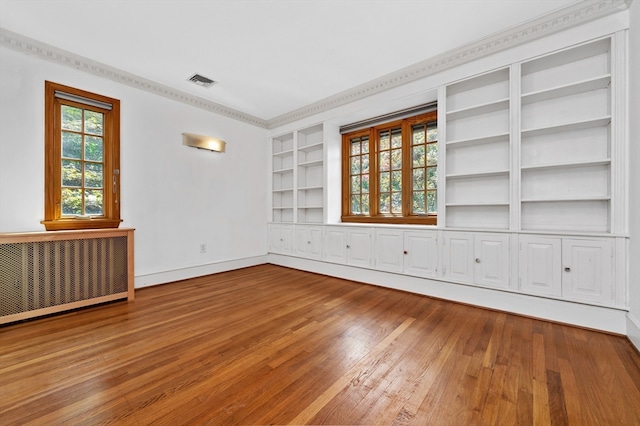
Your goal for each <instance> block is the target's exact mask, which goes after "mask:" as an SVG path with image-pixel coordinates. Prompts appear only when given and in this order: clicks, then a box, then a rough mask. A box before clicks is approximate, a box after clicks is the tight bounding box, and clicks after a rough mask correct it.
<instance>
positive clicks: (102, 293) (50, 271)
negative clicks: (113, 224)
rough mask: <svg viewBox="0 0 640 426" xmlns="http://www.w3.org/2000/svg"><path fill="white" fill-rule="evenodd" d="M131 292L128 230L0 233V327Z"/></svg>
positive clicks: (131, 261)
mask: <svg viewBox="0 0 640 426" xmlns="http://www.w3.org/2000/svg"><path fill="white" fill-rule="evenodd" d="M133 294H134V292H133V230H132V229H117V230H113V229H109V230H82V231H53V232H29V233H20V234H18V233H16V234H0V324H3V323H8V322H13V321H17V320H22V319H26V318H31V317H35V316H40V315H46V314H50V313H55V312H60V311H64V310H68V309H74V308H78V307H81V306H87V305H92V304H96V303H102V302H107V301H111V300H116V299H123V298H126V299H129V300H132V299H133Z"/></svg>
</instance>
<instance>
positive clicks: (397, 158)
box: [391, 149, 402, 170]
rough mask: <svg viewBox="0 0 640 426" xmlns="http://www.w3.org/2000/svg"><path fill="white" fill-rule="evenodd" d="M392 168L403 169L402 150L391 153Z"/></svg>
mask: <svg viewBox="0 0 640 426" xmlns="http://www.w3.org/2000/svg"><path fill="white" fill-rule="evenodd" d="M391 168H392V169H393V170H400V169H402V150H401V149H394V150H393V151H391Z"/></svg>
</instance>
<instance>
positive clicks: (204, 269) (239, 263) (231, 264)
mask: <svg viewBox="0 0 640 426" xmlns="http://www.w3.org/2000/svg"><path fill="white" fill-rule="evenodd" d="M264 263H267V256H266V255H264V256H253V257H246V258H242V259H234V260H225V261H221V262H215V263H208V264H205V265H198V266H191V267H185V268H179V269H172V270H169V271H162V272H155V273H151V274H143V275H136V277H135V288H143V287H149V286H152V285H157V284H164V283H169V282H173V281H180V280H186V279H189V278H195V277H202V276H204V275H210V274H217V273H218V272H226V271H232V270H234V269H240V268H246V267H249V266H256V265H262V264H264Z"/></svg>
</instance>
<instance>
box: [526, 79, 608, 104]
mask: <svg viewBox="0 0 640 426" xmlns="http://www.w3.org/2000/svg"><path fill="white" fill-rule="evenodd" d="M610 84H611V74H605V75H602V76H599V77H595V78H590V79H587V80H582V81H578V82H575V83H571V84H564V85H561V86H555V87H550V88H548V89H544V90H539V91H536V92H530V93H525V94H523V95H522V100H521V102H522V105H528V104H532V103H535V102H540V101H546V100H549V99H555V98H561V97H563V96H570V95H576V94H578V93H584V92H590V91H592V90H598V89H604V88H606V87H608V86H609V85H610Z"/></svg>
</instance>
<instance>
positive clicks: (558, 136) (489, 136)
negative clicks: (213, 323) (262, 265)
mask: <svg viewBox="0 0 640 426" xmlns="http://www.w3.org/2000/svg"><path fill="white" fill-rule="evenodd" d="M624 40H625V35H624V34H623V33H622V32H620V33H616V34H612V35H611V36H609V37H604V38H601V39H597V40H593V41H589V42H585V43H583V44H580V45H575V46H572V47H569V48H565V49H563V50H561V51H557V52H552V53H549V54H547V55H543V56H539V57H536V58H532V59H528V60H525V61H521V62H518V63H512V64H509V65H505V66H502V67H500V68H497V69H494V70H491V71H488V72H485V73H483V74H481V75H476V76H473V77H470V78H467V79H464V80H461V81H457V82H453V83H451V84H447V85H445V86H442V87H441V88H440V90H439V99H438V102H439V112H440V115H439V118H438V121H439V134H440V141H441V142H440V143H441V146H440V148H439V160H438V161H439V162H438V164H439V175H438V177H439V180H438V190H439V197H443V198H441V199H440V200H439V203H438V206H439V211H438V226H437V227H428V226H411V225H401V226H393V225H373V224H371V225H349V226H347V225H339V224H327V223H326V217H325V216H326V215H325V208H326V207H325V206H326V201H325V196H326V193H325V191H326V190H325V188H326V186H325V183H326V181H327V180H326V179H325V169H326V164H325V158H326V152H325V150H326V148H325V146H324V140H325V136H326V135H324V131H323V130H324V127H323V125H322V124H318V125H315V126H310V127H308V128H305V129H301V130H297V131H292V132H290V133H288V134H285V135H282V136H279V137H275V138H273V139H272V161H273V163H272V172H271V174H272V197H273V199H272V201H273V202H272V223H271V224H270V229H269V233H270V240H269V244H270V248H269V250H270V252H272V253H276V254H284V255H288V256H296V257H299V258H305V259H312V260H315V261H321V262H327V263H331V264H341V265H348V266H355V267H359V268H366V269H370V270H377V271H384V272H391V273H396V274H402V275H410V276H414V277H422V278H427V280H425V285H429V283H430V282H431V280H436V281H443V282H447V283H451V284H463V285H470V286H476V287H485V288H490V289H494V290H501V291H508V292H513V293H520V294H526V295H533V296H539V297H546V298H552V299H558V300H566V301H571V302H578V303H585V304H592V305H599V306H607V307H613V308H618V309H624V308H625V307H626V306H627V303H628V301H627V300H626V297H627V296H626V292H625V289H626V272H625V270H626V267H627V264H628V259H627V239H626V236H625V232H626V230H627V228H628V225H627V221H628V218H627V217H626V213H625V212H626V193H627V185H628V182H627V177H626V158H625V153H626V152H627V150H628V146H627V145H628V141H627V140H625V135H626V132H625V129H626V125H627V123H626V121H625V120H626V113H625V111H626V110H625V108H626V103H625V99H626V97H625V96H626V95H625V93H624V87H625V86H624V81H625V78H626V76H625V71H624V70H625V58H626V51H625V49H626V47H625V46H626V45H625V42H624ZM332 170H334V171H335V169H332ZM332 196H333V194H332Z"/></svg>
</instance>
